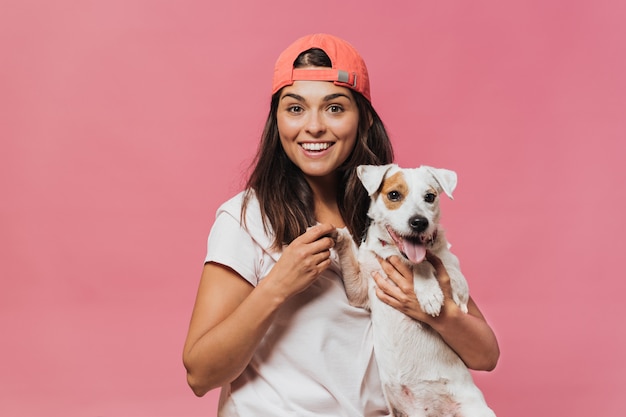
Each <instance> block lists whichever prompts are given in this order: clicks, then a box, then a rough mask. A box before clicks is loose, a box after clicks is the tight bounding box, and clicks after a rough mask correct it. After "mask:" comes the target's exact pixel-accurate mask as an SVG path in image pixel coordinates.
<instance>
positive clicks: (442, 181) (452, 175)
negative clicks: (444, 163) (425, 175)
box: [424, 166, 457, 198]
mask: <svg viewBox="0 0 626 417" xmlns="http://www.w3.org/2000/svg"><path fill="white" fill-rule="evenodd" d="M424 168H426V170H427V171H428V172H430V175H432V176H433V178H435V181H437V183H438V184H439V186H440V187H441V190H443V192H444V193H446V195H447V196H448V197H450V198H452V191H454V189H455V188H456V181H457V176H456V172H454V171H450V170H449V169H443V168H433V167H429V166H424Z"/></svg>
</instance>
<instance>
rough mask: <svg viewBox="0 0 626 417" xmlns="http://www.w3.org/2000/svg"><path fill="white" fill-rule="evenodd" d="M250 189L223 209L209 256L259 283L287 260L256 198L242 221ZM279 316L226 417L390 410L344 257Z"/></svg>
mask: <svg viewBox="0 0 626 417" xmlns="http://www.w3.org/2000/svg"><path fill="white" fill-rule="evenodd" d="M242 197H243V193H240V194H238V195H237V196H235V197H234V198H232V199H231V200H229V201H227V202H226V203H224V204H223V205H222V206H221V207H220V208H219V209H218V211H217V215H216V220H215V223H214V225H213V228H212V229H211V233H210V235H209V239H208V252H207V256H206V262H217V263H220V264H223V265H227V266H229V267H230V268H232V269H233V270H235V271H236V272H237V273H239V274H240V275H241V276H242V277H243V278H244V279H246V280H247V281H249V282H250V283H251V284H252V285H253V286H256V285H257V284H258V283H259V281H260V280H262V279H263V278H264V277H265V276H266V275H267V274H268V272H269V271H270V270H271V269H272V266H273V265H274V264H275V263H276V261H277V260H278V259H279V258H280V255H281V253H280V252H276V251H273V250H272V249H271V244H272V238H271V236H268V235H266V234H265V232H264V231H263V225H262V219H261V214H260V209H259V204H258V201H257V200H256V199H252V200H251V201H250V203H249V205H248V209H247V212H246V226H247V229H246V228H244V227H243V226H242V225H241V223H240V213H241V202H242ZM331 259H332V265H331V267H329V268H328V269H327V270H326V271H325V272H324V273H323V274H321V275H320V277H319V278H318V279H317V280H316V281H315V282H314V283H313V284H312V285H311V286H310V287H309V288H308V289H307V290H305V291H303V292H302V293H300V294H298V295H295V296H293V297H292V298H290V299H289V300H288V301H287V302H286V303H285V305H283V306H282V307H281V309H280V311H279V312H278V314H277V315H276V318H275V320H274V322H273V323H272V325H271V327H270V328H269V330H268V332H267V333H266V335H265V336H264V338H263V340H262V341H261V343H260V344H259V347H258V349H257V351H256V352H255V354H254V356H253V357H252V360H251V362H250V363H249V364H248V366H247V367H246V369H245V370H244V371H243V373H242V374H241V375H240V376H239V377H238V378H237V379H236V380H235V381H234V382H233V383H232V384H230V385H229V386H225V387H223V388H222V393H221V397H220V405H219V413H218V415H219V416H221V417H235V416H236V417H266V416H267V417H282V416H284V417H306V416H311V417H312V416H315V417H320V416H328V417H331V416H332V417H341V416H346V417H348V416H349V417H378V416H388V415H389V413H388V411H387V408H386V404H385V400H384V397H383V392H382V388H381V383H380V380H379V376H378V368H377V367H376V362H375V361H374V355H373V344H372V329H371V322H370V316H369V313H368V312H367V311H365V310H363V309H360V308H355V307H352V306H350V304H349V303H348V300H347V298H346V295H345V292H344V288H343V282H342V279H341V271H340V268H339V264H338V261H337V255H336V253H335V252H334V251H331Z"/></svg>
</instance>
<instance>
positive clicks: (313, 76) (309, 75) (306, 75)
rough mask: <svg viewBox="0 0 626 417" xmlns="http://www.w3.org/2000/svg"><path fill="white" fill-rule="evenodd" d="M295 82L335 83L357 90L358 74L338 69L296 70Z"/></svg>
mask: <svg viewBox="0 0 626 417" xmlns="http://www.w3.org/2000/svg"><path fill="white" fill-rule="evenodd" d="M291 79H292V80H293V81H335V82H338V83H342V84H346V85H348V86H350V87H352V88H356V74H355V73H354V72H352V73H350V72H348V71H343V70H338V69H330V68H329V69H310V68H294V69H293V71H292V73H291Z"/></svg>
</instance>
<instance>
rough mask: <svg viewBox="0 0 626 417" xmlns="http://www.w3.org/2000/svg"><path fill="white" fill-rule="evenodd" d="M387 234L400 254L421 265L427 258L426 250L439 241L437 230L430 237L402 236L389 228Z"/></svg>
mask: <svg viewBox="0 0 626 417" xmlns="http://www.w3.org/2000/svg"><path fill="white" fill-rule="evenodd" d="M387 232H389V236H391V239H392V240H393V242H394V243H395V244H396V246H397V248H398V250H399V251H400V253H402V255H403V256H404V257H405V258H407V259H408V260H409V261H411V262H412V263H414V264H419V263H420V262H422V261H423V260H424V258H426V248H427V247H428V246H432V245H433V244H434V243H435V240H436V239H437V230H435V232H434V233H433V234H432V235H430V236H426V235H419V236H400V235H399V234H397V233H396V232H395V231H394V230H393V229H392V228H391V227H389V226H387Z"/></svg>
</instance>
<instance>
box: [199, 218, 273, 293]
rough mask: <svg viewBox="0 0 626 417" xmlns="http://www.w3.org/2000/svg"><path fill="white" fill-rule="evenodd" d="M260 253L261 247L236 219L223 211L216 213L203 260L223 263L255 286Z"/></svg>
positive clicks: (257, 277) (257, 278)
mask: <svg viewBox="0 0 626 417" xmlns="http://www.w3.org/2000/svg"><path fill="white" fill-rule="evenodd" d="M261 253H262V249H261V248H260V247H259V245H258V244H257V242H255V241H254V239H253V238H252V236H250V234H249V233H248V232H247V230H246V229H245V228H243V227H242V226H241V224H240V223H239V220H238V219H235V218H234V217H233V216H232V215H231V214H230V213H228V212H225V211H222V212H221V213H219V214H218V216H217V218H216V219H215V223H214V224H213V227H212V228H211V232H210V233H209V238H208V242H207V255H206V259H205V262H216V263H218V264H222V265H225V266H227V267H229V268H231V269H233V270H234V271H235V272H237V273H238V274H239V275H241V276H242V277H243V278H244V279H245V280H246V281H248V282H249V283H250V284H252V285H254V286H256V285H257V284H258V281H259V275H258V265H259V261H260V259H259V258H260V256H261Z"/></svg>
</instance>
